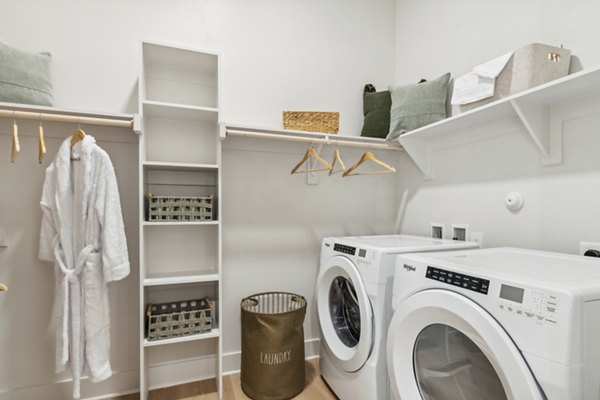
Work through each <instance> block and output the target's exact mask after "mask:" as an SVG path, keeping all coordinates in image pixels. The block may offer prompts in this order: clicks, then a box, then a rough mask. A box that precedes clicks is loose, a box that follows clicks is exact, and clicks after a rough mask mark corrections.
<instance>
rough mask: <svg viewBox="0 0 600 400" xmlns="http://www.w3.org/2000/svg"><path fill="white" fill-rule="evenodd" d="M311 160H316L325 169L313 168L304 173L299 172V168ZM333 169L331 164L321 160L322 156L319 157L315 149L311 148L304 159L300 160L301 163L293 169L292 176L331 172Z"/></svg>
mask: <svg viewBox="0 0 600 400" xmlns="http://www.w3.org/2000/svg"><path fill="white" fill-rule="evenodd" d="M310 158H314V159H315V160H317V161H318V162H320V163H321V164H322V165H323V166H324V167H325V168H313V169H306V170H304V171H298V168H300V167H301V166H302V164H304V163H305V162H306V160H308V159H310ZM331 168H332V166H331V164H329V163H328V162H327V161H325V160H323V159H322V158H321V156H319V154H318V153H317V151H316V150H315V148H314V147H312V146H310V147H309V148H308V150H306V153H305V154H304V157H303V158H302V160H300V162H299V163H298V164H296V166H295V167H294V168H292V175H293V174H306V173H309V172H318V171H331Z"/></svg>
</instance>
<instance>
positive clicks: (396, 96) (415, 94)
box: [386, 73, 450, 140]
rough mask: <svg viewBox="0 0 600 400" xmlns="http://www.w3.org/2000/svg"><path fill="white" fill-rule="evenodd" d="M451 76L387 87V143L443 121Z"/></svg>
mask: <svg viewBox="0 0 600 400" xmlns="http://www.w3.org/2000/svg"><path fill="white" fill-rule="evenodd" d="M449 80H450V73H447V74H444V75H442V76H440V77H439V78H437V79H434V80H432V81H427V82H422V83H416V84H412V85H406V86H388V89H389V91H390V94H391V97H392V109H391V111H390V133H389V134H388V135H387V137H386V140H394V139H397V138H398V137H399V136H400V135H402V134H404V133H406V132H408V131H411V130H413V129H417V128H420V127H422V126H425V125H429V124H431V123H433V122H436V121H439V120H442V119H444V118H446V95H447V91H448V81H449Z"/></svg>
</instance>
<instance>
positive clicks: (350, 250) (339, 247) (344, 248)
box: [333, 243, 356, 256]
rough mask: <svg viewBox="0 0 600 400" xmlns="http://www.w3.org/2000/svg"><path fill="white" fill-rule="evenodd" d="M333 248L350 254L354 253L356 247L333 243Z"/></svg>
mask: <svg viewBox="0 0 600 400" xmlns="http://www.w3.org/2000/svg"><path fill="white" fill-rule="evenodd" d="M333 250H334V251H339V252H340V253H344V254H350V255H351V256H354V255H356V247H352V246H346V245H343V244H339V243H336V244H334V245H333Z"/></svg>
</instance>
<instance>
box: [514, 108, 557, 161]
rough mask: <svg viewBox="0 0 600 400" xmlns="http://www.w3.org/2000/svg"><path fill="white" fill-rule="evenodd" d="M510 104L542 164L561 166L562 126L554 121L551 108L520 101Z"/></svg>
mask: <svg viewBox="0 0 600 400" xmlns="http://www.w3.org/2000/svg"><path fill="white" fill-rule="evenodd" d="M510 104H511V105H512V107H513V109H514V110H515V113H516V114H517V116H518V117H519V119H520V120H521V122H522V123H523V126H524V127H525V130H526V131H527V133H529V136H530V137H531V139H532V140H533V143H534V144H535V145H536V147H537V149H538V150H539V152H540V154H541V155H542V164H543V165H557V164H561V163H562V124H560V123H558V124H557V123H556V121H555V120H554V118H553V113H552V108H551V107H550V106H547V105H542V104H533V103H529V102H526V101H524V100H521V99H513V100H510Z"/></svg>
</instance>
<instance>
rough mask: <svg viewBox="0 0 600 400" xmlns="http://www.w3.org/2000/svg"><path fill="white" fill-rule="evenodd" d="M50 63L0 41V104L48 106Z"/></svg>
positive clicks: (44, 57)
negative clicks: (0, 102)
mask: <svg viewBox="0 0 600 400" xmlns="http://www.w3.org/2000/svg"><path fill="white" fill-rule="evenodd" d="M50 60H51V56H50V53H38V54H36V53H28V52H25V51H21V50H18V49H15V48H13V47H10V46H7V45H6V44H4V43H1V42H0V101H2V102H7V103H23V104H35V105H40V106H51V105H52V82H51V81H50Z"/></svg>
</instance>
